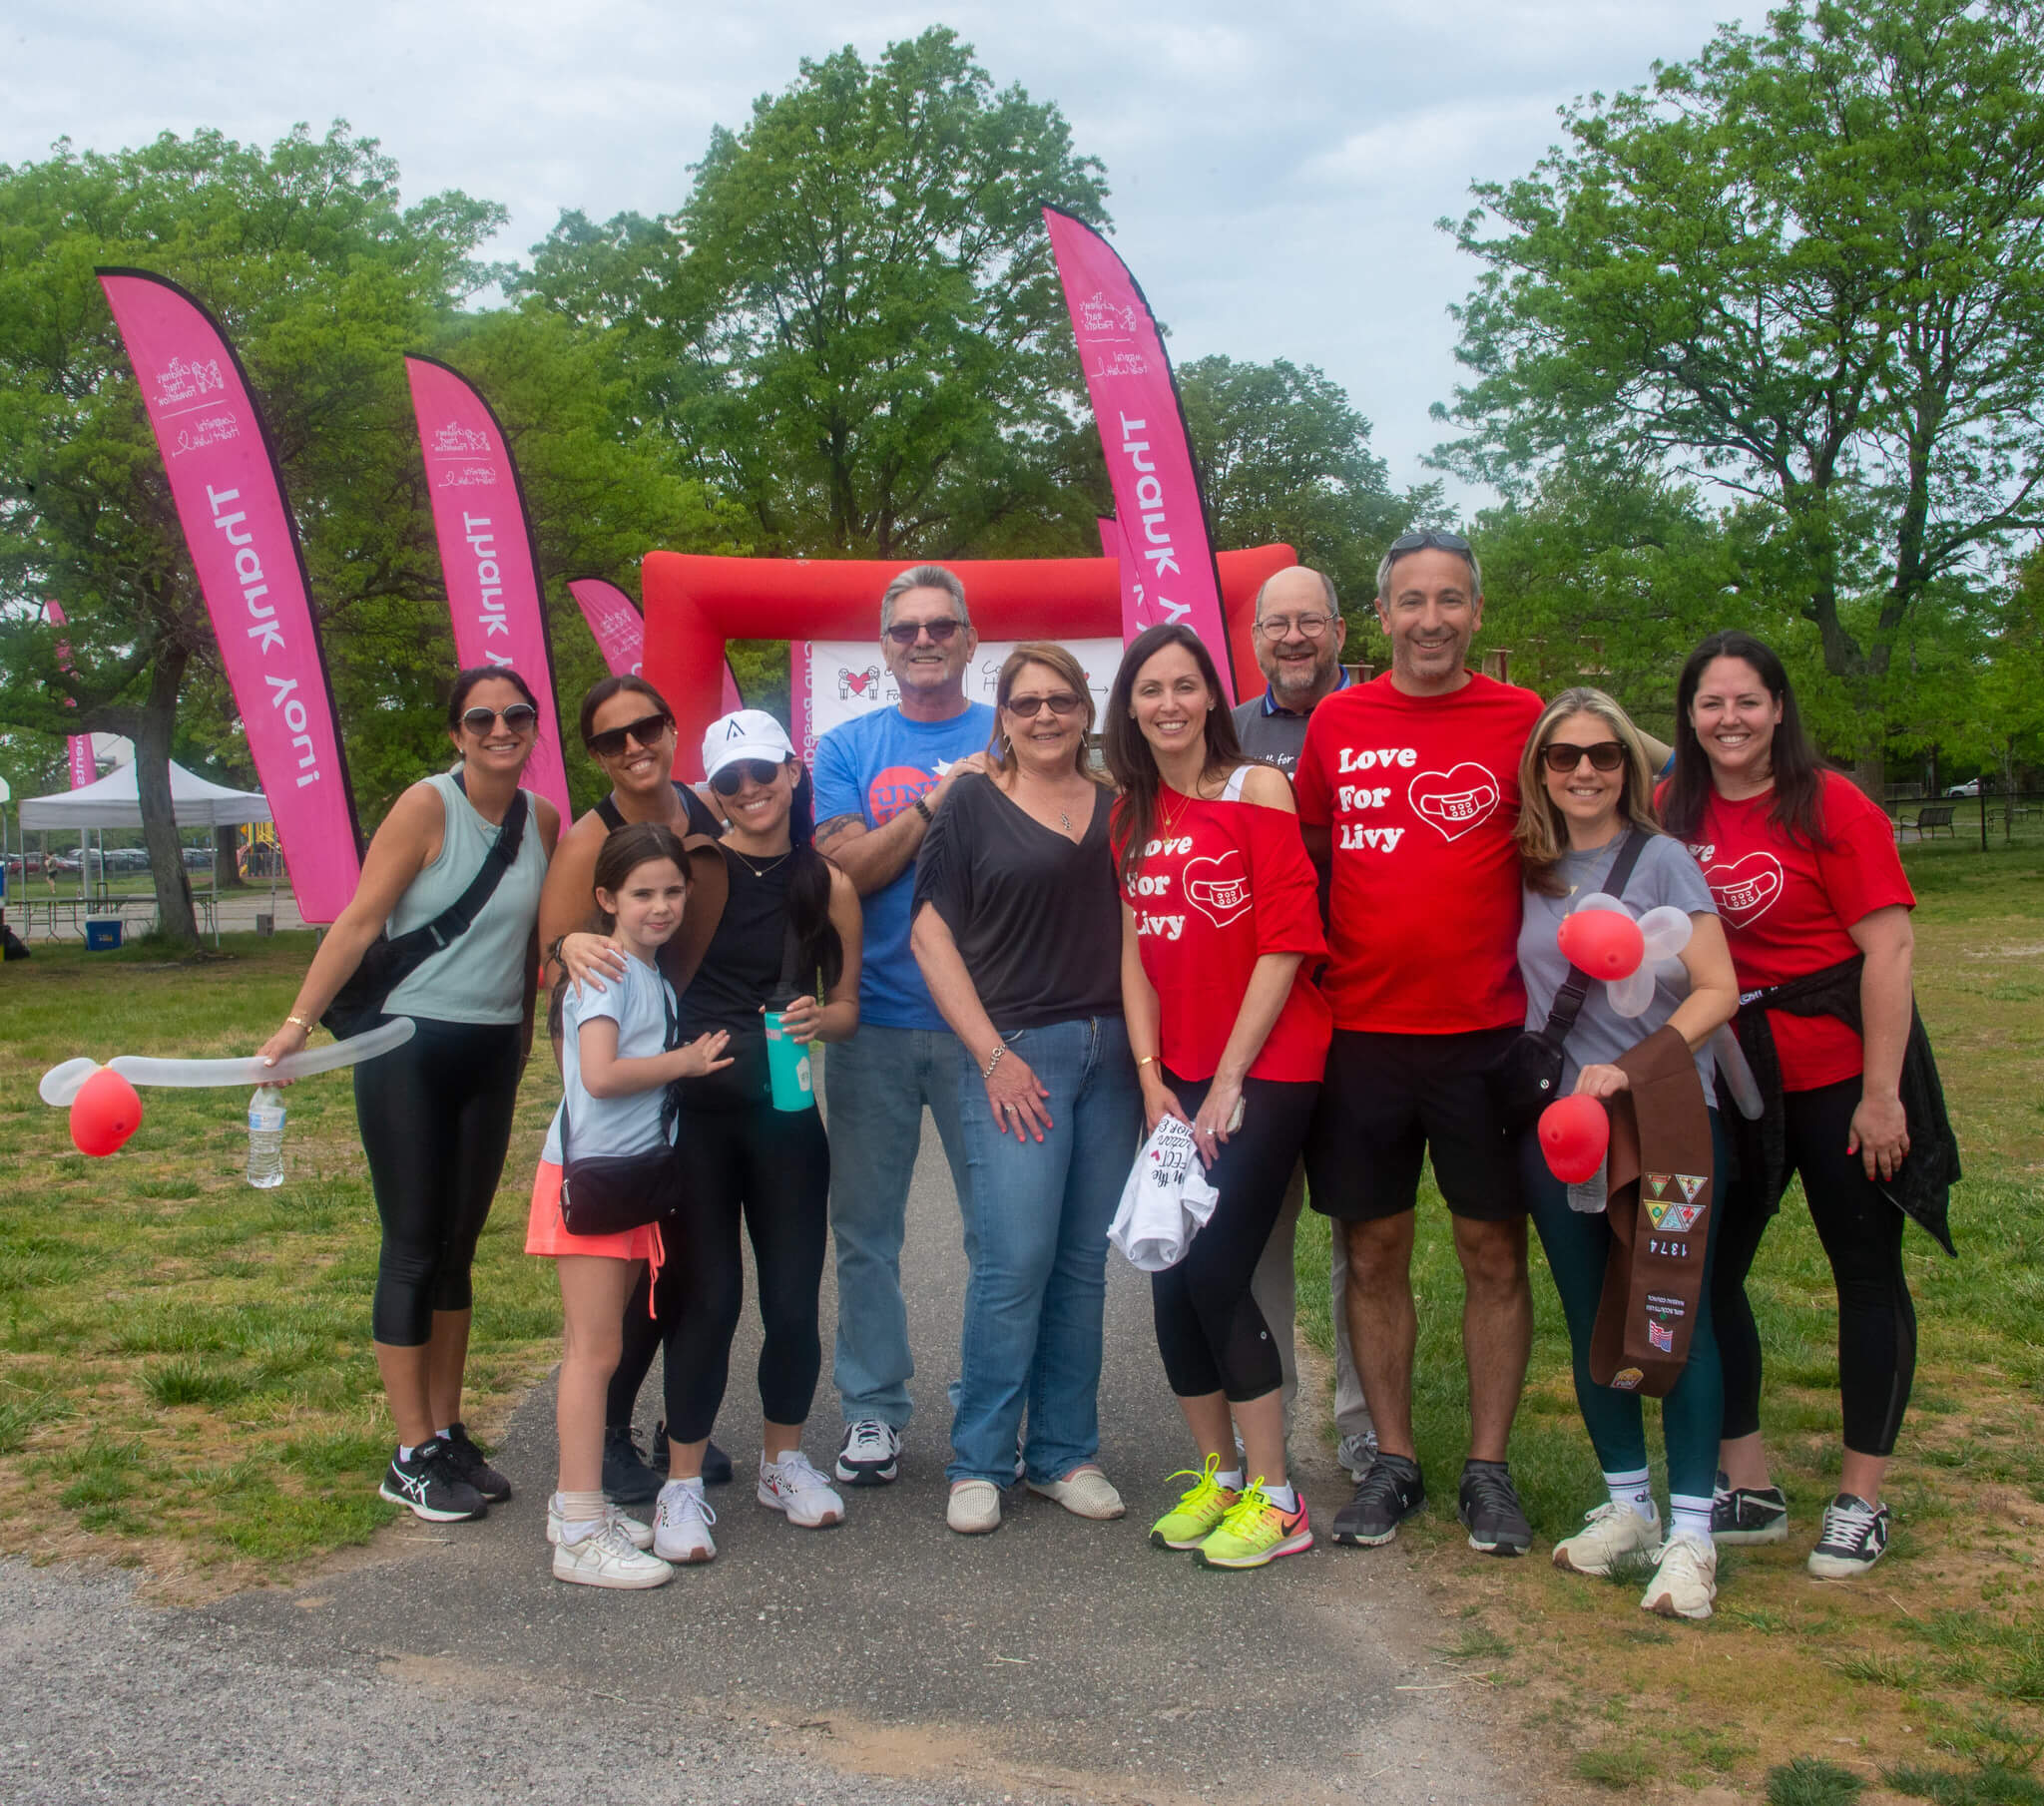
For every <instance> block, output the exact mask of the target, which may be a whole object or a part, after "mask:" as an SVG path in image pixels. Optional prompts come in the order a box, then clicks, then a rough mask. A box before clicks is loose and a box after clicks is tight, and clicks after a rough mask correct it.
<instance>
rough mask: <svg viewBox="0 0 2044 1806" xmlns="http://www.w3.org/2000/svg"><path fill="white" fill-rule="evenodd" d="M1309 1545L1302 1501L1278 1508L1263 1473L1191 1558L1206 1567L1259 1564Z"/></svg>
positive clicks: (1309, 1530)
mask: <svg viewBox="0 0 2044 1806" xmlns="http://www.w3.org/2000/svg"><path fill="white" fill-rule="evenodd" d="M1293 1497H1294V1498H1296V1497H1297V1495H1296V1494H1294V1495H1293ZM1312 1546H1313V1527H1312V1526H1311V1525H1310V1524H1308V1523H1307V1522H1306V1520H1305V1501H1304V1500H1303V1499H1300V1500H1299V1501H1298V1509H1297V1510H1296V1511H1291V1512H1287V1511H1281V1510H1280V1509H1279V1508H1278V1506H1276V1505H1274V1504H1273V1503H1272V1501H1271V1496H1270V1494H1268V1493H1266V1492H1265V1491H1264V1477H1263V1476H1262V1475H1261V1474H1259V1475H1258V1476H1257V1478H1256V1480H1255V1481H1254V1482H1252V1483H1251V1485H1250V1486H1249V1488H1248V1489H1247V1490H1246V1491H1245V1492H1244V1493H1243V1495H1242V1497H1241V1498H1240V1499H1238V1500H1237V1501H1236V1502H1235V1504H1234V1505H1233V1506H1231V1507H1230V1508H1229V1512H1228V1516H1227V1517H1225V1518H1223V1519H1222V1520H1221V1523H1220V1525H1219V1526H1218V1527H1217V1528H1216V1529H1215V1531H1214V1533H1213V1534H1212V1535H1211V1536H1210V1537H1208V1539H1207V1540H1206V1542H1204V1543H1202V1544H1201V1545H1200V1547H1199V1548H1198V1549H1197V1550H1196V1551H1194V1559H1195V1560H1196V1561H1198V1562H1199V1563H1200V1564H1201V1565H1202V1566H1204V1567H1207V1568H1262V1567H1264V1566H1265V1565H1266V1564H1268V1563H1271V1562H1275V1561H1277V1560H1278V1557H1279V1556H1296V1555H1303V1554H1304V1553H1305V1551H1307V1550H1309V1549H1310V1548H1312Z"/></svg>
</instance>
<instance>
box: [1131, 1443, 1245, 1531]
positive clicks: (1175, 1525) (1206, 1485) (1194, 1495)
mask: <svg viewBox="0 0 2044 1806" xmlns="http://www.w3.org/2000/svg"><path fill="white" fill-rule="evenodd" d="M1220 1466H1221V1457H1220V1456H1218V1455H1210V1456H1208V1457H1207V1465H1206V1467H1205V1468H1204V1469H1203V1470H1202V1471H1201V1472H1199V1473H1197V1474H1196V1473H1194V1472H1193V1470H1192V1469H1191V1468H1180V1469H1179V1471H1178V1472H1177V1473H1176V1474H1169V1475H1167V1476H1166V1477H1165V1478H1166V1479H1168V1480H1190V1481H1191V1482H1192V1483H1193V1484H1192V1485H1191V1486H1189V1487H1188V1488H1187V1489H1186V1491H1185V1495H1184V1497H1183V1498H1181V1499H1180V1500H1179V1502H1178V1504H1176V1505H1175V1506H1173V1507H1172V1508H1171V1510H1170V1511H1168V1512H1166V1513H1165V1514H1164V1516H1163V1517H1161V1518H1160V1519H1158V1520H1157V1522H1156V1523H1155V1524H1153V1525H1151V1527H1150V1547H1151V1548H1152V1549H1198V1548H1199V1547H1200V1545H1201V1544H1202V1543H1204V1542H1205V1541H1206V1540H1207V1538H1208V1537H1209V1536H1210V1535H1212V1534H1213V1532H1214V1530H1215V1527H1216V1526H1218V1525H1219V1524H1220V1522H1221V1520H1222V1519H1224V1518H1225V1517H1227V1516H1228V1513H1229V1510H1230V1508H1231V1507H1232V1506H1233V1505H1234V1504H1235V1502H1236V1498H1237V1494H1236V1493H1235V1492H1233V1491H1232V1490H1231V1489H1230V1488H1228V1487H1225V1486H1223V1485H1222V1484H1221V1483H1220V1482H1219V1481H1218V1480H1216V1479H1215V1478H1214V1475H1215V1473H1216V1471H1217V1470H1218V1469H1219V1468H1220Z"/></svg>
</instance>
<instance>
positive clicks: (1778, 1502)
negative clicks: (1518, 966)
mask: <svg viewBox="0 0 2044 1806" xmlns="http://www.w3.org/2000/svg"><path fill="white" fill-rule="evenodd" d="M1675 735H1676V740H1675V772H1674V775H1673V776H1672V777H1671V778H1670V780H1669V781H1668V783H1667V784H1666V785H1664V786H1663V789H1662V795H1661V813H1662V819H1663V820H1664V821H1665V822H1666V823H1667V824H1668V831H1669V832H1670V833H1671V834H1674V835H1676V836H1677V837H1678V838H1680V839H1682V840H1684V841H1686V842H1687V843H1688V844H1689V850H1690V851H1691V852H1692V853H1693V854H1694V855H1695V856H1696V858H1697V862H1698V863H1699V864H1700V865H1701V866H1702V867H1703V868H1704V879H1705V881H1706V882H1707V883H1708V884H1709V885H1710V887H1711V891H1712V894H1713V895H1714V896H1715V897H1716V898H1717V900H1718V909H1719V912H1720V913H1721V914H1722V915H1723V916H1724V918H1725V923H1726V935H1727V938H1728V940H1729V941H1730V943H1731V947H1732V962H1733V965H1734V967H1735V968H1736V970H1737V971H1738V974H1739V986H1740V990H1741V992H1742V994H1743V995H1747V996H1749V997H1751V996H1752V994H1753V993H1756V992H1760V993H1765V994H1766V995H1765V996H1764V997H1763V998H1762V999H1761V1000H1760V1001H1759V1002H1758V1003H1757V1004H1756V1003H1753V1002H1749V1003H1748V1005H1747V1006H1746V1008H1745V1009H1743V1010H1742V1012H1741V1016H1740V1023H1739V1031H1740V1041H1741V1044H1742V1045H1743V1046H1745V1047H1746V1049H1747V1051H1748V1055H1749V1059H1750V1062H1751V1064H1752V1065H1753V1067H1754V1071H1755V1077H1756V1079H1757V1080H1758V1081H1759V1083H1760V1087H1761V1091H1762V1094H1763V1102H1764V1107H1765V1112H1766V1114H1765V1117H1764V1119H1763V1122H1762V1124H1760V1125H1755V1126H1751V1127H1752V1129H1753V1130H1755V1131H1760V1130H1766V1131H1767V1132H1765V1133H1761V1132H1749V1129H1748V1127H1747V1126H1742V1127H1741V1129H1740V1134H1739V1140H1740V1165H1741V1171H1740V1177H1739V1182H1738V1184H1737V1185H1735V1186H1733V1187H1732V1188H1731V1189H1730V1192H1729V1194H1728V1196H1727V1198H1726V1202H1725V1208H1724V1215H1725V1219H1726V1220H1725V1224H1724V1231H1723V1233H1724V1246H1723V1248H1722V1249H1721V1251H1720V1255H1719V1264H1718V1271H1717V1276H1716V1285H1715V1289H1714V1293H1713V1299H1714V1303H1715V1306H1716V1309H1717V1313H1718V1322H1719V1340H1720V1343H1721V1345H1722V1347H1723V1349H1724V1360H1725V1421H1724V1444H1723V1447H1722V1449H1721V1450H1720V1462H1719V1465H1720V1467H1721V1468H1722V1469H1723V1473H1722V1475H1721V1478H1720V1482H1719V1488H1720V1490H1719V1496H1718V1501H1717V1518H1716V1535H1717V1539H1718V1541H1719V1542H1720V1543H1729V1544H1753V1543H1779V1542H1782V1541H1783V1540H1784V1539H1785V1538H1787V1536H1788V1534H1789V1505H1788V1500H1787V1499H1786V1497H1785V1496H1784V1495H1783V1493H1782V1490H1781V1489H1780V1488H1779V1487H1777V1486H1776V1485H1775V1484H1774V1482H1773V1481H1772V1479H1771V1478H1770V1477H1769V1473H1768V1458H1767V1452H1766V1449H1765V1448H1764V1446H1763V1444H1762V1441H1761V1416H1760V1404H1761V1343H1760V1331H1759V1330H1758V1328H1756V1326H1755V1324H1754V1319H1753V1309H1752V1306H1751V1305H1750V1304H1749V1302H1748V1300H1747V1296H1746V1275H1747V1272H1748V1270H1749V1269H1750V1268H1751V1266H1752V1265H1753V1259H1754V1256H1755V1254H1756V1253H1757V1252H1758V1251H1759V1248H1760V1241H1761V1237H1762V1235H1763V1234H1764V1233H1765V1232H1766V1230H1767V1226H1768V1223H1769V1221H1770V1220H1771V1219H1772V1217H1773V1215H1774V1212H1775V1211H1776V1209H1778V1208H1779V1207H1780V1204H1781V1198H1782V1193H1783V1190H1784V1189H1785V1188H1786V1186H1787V1184H1788V1181H1789V1177H1790V1175H1792V1174H1793V1175H1799V1176H1800V1177H1801V1180H1802V1193H1803V1198H1804V1201H1805V1202H1806V1203H1807V1204H1808V1206H1809V1215H1810V1221H1811V1222H1812V1223H1813V1224H1814V1225H1815V1227H1816V1232H1817V1237H1818V1239H1819V1240H1820V1241H1821V1242H1822V1243H1823V1248H1824V1254H1825V1256H1826V1257H1827V1258H1828V1260H1829V1261H1830V1265H1831V1275H1832V1278H1833V1280H1834V1282H1835V1283H1836V1286H1837V1294H1838V1383H1839V1392H1840V1395H1841V1403H1842V1408H1843V1416H1844V1424H1843V1430H1844V1452H1843V1460H1842V1463H1841V1465H1840V1468H1839V1473H1838V1491H1837V1493H1836V1494H1835V1496H1834V1497H1833V1498H1832V1499H1831V1501H1830V1503H1829V1504H1828V1505H1826V1506H1825V1508H1824V1514H1823V1524H1822V1528H1821V1529H1820V1531H1819V1532H1818V1535H1817V1541H1816V1547H1815V1548H1814V1549H1813V1550H1811V1552H1810V1555H1809V1561H1808V1567H1809V1572H1810V1573H1811V1574H1813V1575H1815V1576H1817V1577H1818V1578H1819V1579H1823V1580H1844V1579H1848V1578H1850V1577H1852V1576H1854V1575H1860V1574H1864V1573H1865V1572H1866V1570H1867V1569H1869V1568H1871V1567H1872V1566H1873V1565H1874V1563H1875V1562H1877V1561H1878V1560H1879V1559H1880V1556H1881V1553H1882V1551H1883V1550H1885V1549H1886V1548H1887V1542H1888V1510H1887V1507H1886V1506H1885V1505H1884V1504H1882V1503H1881V1496H1880V1489H1881V1481H1882V1478H1883V1476H1884V1475H1885V1473H1886V1471H1887V1464H1888V1457H1889V1456H1890V1455H1891V1454H1892V1453H1893V1452H1894V1446H1895V1438H1896V1436H1897V1435H1898V1433H1899V1432H1900V1430H1901V1424H1902V1413H1903V1411H1904V1409H1905V1408H1906V1407H1907V1405H1908V1402H1909V1387H1910V1383H1911V1380H1912V1379H1913V1377H1914V1374H1915V1369H1916V1310H1915V1306H1914V1305H1913V1304H1912V1303H1911V1301H1910V1297H1909V1282H1908V1278H1907V1276H1906V1275H1905V1273H1904V1272H1903V1269H1902V1228H1903V1222H1904V1217H1903V1212H1902V1209H1901V1208H1899V1207H1898V1205H1899V1204H1901V1203H1902V1202H1905V1201H1908V1202H1912V1203H1915V1204H1916V1206H1917V1209H1918V1210H1919V1211H1921V1210H1923V1209H1924V1199H1923V1192H1925V1191H1929V1192H1932V1193H1934V1198H1935V1202H1934V1212H1935V1213H1934V1215H1932V1214H1928V1212H1926V1215H1927V1225H1926V1226H1928V1222H1934V1223H1935V1224H1936V1227H1937V1229H1941V1228H1942V1226H1943V1210H1944V1190H1945V1186H1944V1183H1943V1182H1941V1179H1940V1175H1944V1176H1945V1177H1946V1178H1956V1177H1957V1175H1958V1174H1957V1164H1958V1163H1957V1156H1956V1153H1955V1152H1954V1151H1953V1149H1952V1147H1951V1143H1950V1134H1949V1126H1948V1125H1947V1124H1946V1123H1945V1122H1944V1113H1943V1105H1942V1102H1941V1098H1940V1097H1939V1095H1938V1093H1937V1090H1936V1075H1935V1072H1934V1069H1931V1065H1930V1052H1929V1046H1928V1044H1927V1042H1924V1041H1923V1039H1922V1032H1921V1030H1920V1028H1915V1029H1912V1022H1913V1014H1914V1006H1913V1002H1912V997H1911V987H1910V977H1909V974H1910V963H1911V959H1912V957H1913V950H1914V940H1913V937H1912V933H1911V930H1910V926H1909V911H1910V910H1911V909H1912V908H1913V907H1914V906H1915V901H1916V899H1915V896H1914V894H1913V893H1912V892H1911V890H1910V888H1909V881H1908V879H1907V878H1906V877H1905V876H1904V875H1903V873H1902V862H1901V859H1900V858H1899V857H1898V856H1897V854H1896V852H1895V841H1894V829H1893V828H1892V826H1891V825H1890V824H1889V822H1888V818H1887V816H1886V814H1885V813H1884V812H1883V811H1882V810H1881V808H1880V806H1879V805H1878V804H1877V803H1874V802H1872V801H1870V800H1869V799H1868V798H1867V797H1866V796H1864V795H1863V794H1862V793H1861V792H1860V791H1859V790H1858V789H1857V788H1856V787H1855V786H1854V785H1853V784H1852V783H1851V782H1850V780H1848V779H1847V778H1844V777H1842V776H1840V775H1839V774H1837V773H1836V772H1833V771H1826V770H1825V769H1824V768H1823V765H1822V763H1821V761H1820V760H1819V759H1818V757H1817V754H1816V750H1815V748H1814V747H1813V746H1811V744H1810V742H1809V740H1808V737H1807V736H1806V735H1805V734H1804V732H1803V730H1802V723H1801V719H1800V716H1799V715H1798V713H1797V711H1796V706H1795V694H1794V691H1793V690H1792V689H1791V688H1790V687H1789V674H1788V672H1787V671H1786V670H1784V669H1783V666H1782V661H1781V660H1780V659H1779V658H1777V657H1776V655H1775V653H1774V652H1773V651H1772V650H1771V649H1770V648H1769V647H1767V646H1765V645H1763V644H1762V643H1761V642H1760V641H1758V640H1756V639H1755V638H1754V637H1753V636H1752V635H1751V634H1742V633H1738V632H1727V633H1719V634H1713V635H1711V636H1710V637H1709V638H1708V639H1706V640H1705V641H1704V642H1703V643H1702V645H1700V646H1699V647H1698V648H1697V649H1696V651H1695V652H1693V653H1691V654H1690V656H1689V659H1688V661H1687V663H1685V664H1684V666H1683V668H1682V676H1681V677H1680V678H1679V679H1678V681H1677V685H1676V713H1675ZM1784 992H1788V993H1793V994H1794V995H1789V996H1783V997H1781V1000H1780V1002H1779V1003H1778V1002H1776V1001H1775V998H1776V994H1778V993H1784ZM1810 1012H1814V1013H1810ZM1764 1050H1765V1058H1763V1057H1762V1056H1763V1051H1764ZM1926 1077H1927V1086H1926V1084H1924V1083H1922V1081H1923V1080H1925V1078H1926ZM1912 1097H1913V1099H1914V1100H1915V1102H1914V1104H1913V1106H1912V1107H1911V1108H1906V1109H1905V1106H1904V1100H1905V1099H1907V1098H1912ZM1935 1232H1936V1229H1934V1230H1933V1233H1935ZM1947 1245H1949V1243H1947Z"/></svg>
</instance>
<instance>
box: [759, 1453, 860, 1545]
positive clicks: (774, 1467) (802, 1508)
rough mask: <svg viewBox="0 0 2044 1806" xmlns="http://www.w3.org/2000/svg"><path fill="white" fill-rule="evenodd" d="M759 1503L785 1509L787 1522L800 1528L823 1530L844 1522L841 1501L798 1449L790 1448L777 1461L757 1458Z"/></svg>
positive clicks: (780, 1509) (778, 1509)
mask: <svg viewBox="0 0 2044 1806" xmlns="http://www.w3.org/2000/svg"><path fill="white" fill-rule="evenodd" d="M759 1498H760V1503H761V1504H762V1505H766V1506H770V1507H772V1509H773V1510H774V1511H776V1512H785V1513H786V1514H787V1521H788V1523H790V1524H799V1525H800V1526H801V1527H802V1529H803V1530H825V1529H827V1528H828V1527H829V1526H831V1525H833V1524H842V1523H843V1522H844V1501H843V1500H842V1499H840V1498H839V1497H838V1496H837V1495H836V1493H834V1492H833V1491H832V1490H831V1488H830V1483H829V1481H827V1480H825V1479H824V1478H823V1476H822V1475H821V1474H819V1473H818V1472H817V1471H816V1470H815V1469H814V1468H813V1467H811V1466H810V1465H809V1458H808V1457H807V1456H806V1455H804V1454H803V1453H802V1452H801V1450H799V1449H790V1450H788V1452H787V1453H786V1454H785V1455H783V1456H782V1457H781V1458H780V1459H779V1460H778V1461H768V1460H767V1457H766V1456H764V1455H763V1456H761V1457H760V1493H759Z"/></svg>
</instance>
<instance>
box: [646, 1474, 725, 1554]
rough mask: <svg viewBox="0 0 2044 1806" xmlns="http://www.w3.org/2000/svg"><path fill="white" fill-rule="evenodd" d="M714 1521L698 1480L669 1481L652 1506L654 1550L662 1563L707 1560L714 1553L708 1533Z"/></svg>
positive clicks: (701, 1484)
mask: <svg viewBox="0 0 2044 1806" xmlns="http://www.w3.org/2000/svg"><path fill="white" fill-rule="evenodd" d="M716 1522H717V1514H716V1513H715V1512H714V1511H712V1510H711V1509H710V1501H709V1500H707V1499H705V1498H704V1497H703V1483H702V1482H701V1481H700V1480H697V1481H688V1480H670V1481H669V1482H668V1483H667V1485H666V1486H664V1487H662V1488H661V1489H660V1502H659V1504H657V1505H656V1506H655V1507H654V1508H653V1553H654V1554H655V1555H657V1556H658V1557H659V1558H660V1559H661V1560H662V1561H663V1562H676V1563H689V1562H708V1561H710V1560H712V1559H713V1558H714V1557H715V1556H716V1554H717V1545H716V1543H715V1542H714V1541H712V1539H711V1536H710V1527H711V1526H712V1525H713V1524H715V1523H716Z"/></svg>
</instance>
